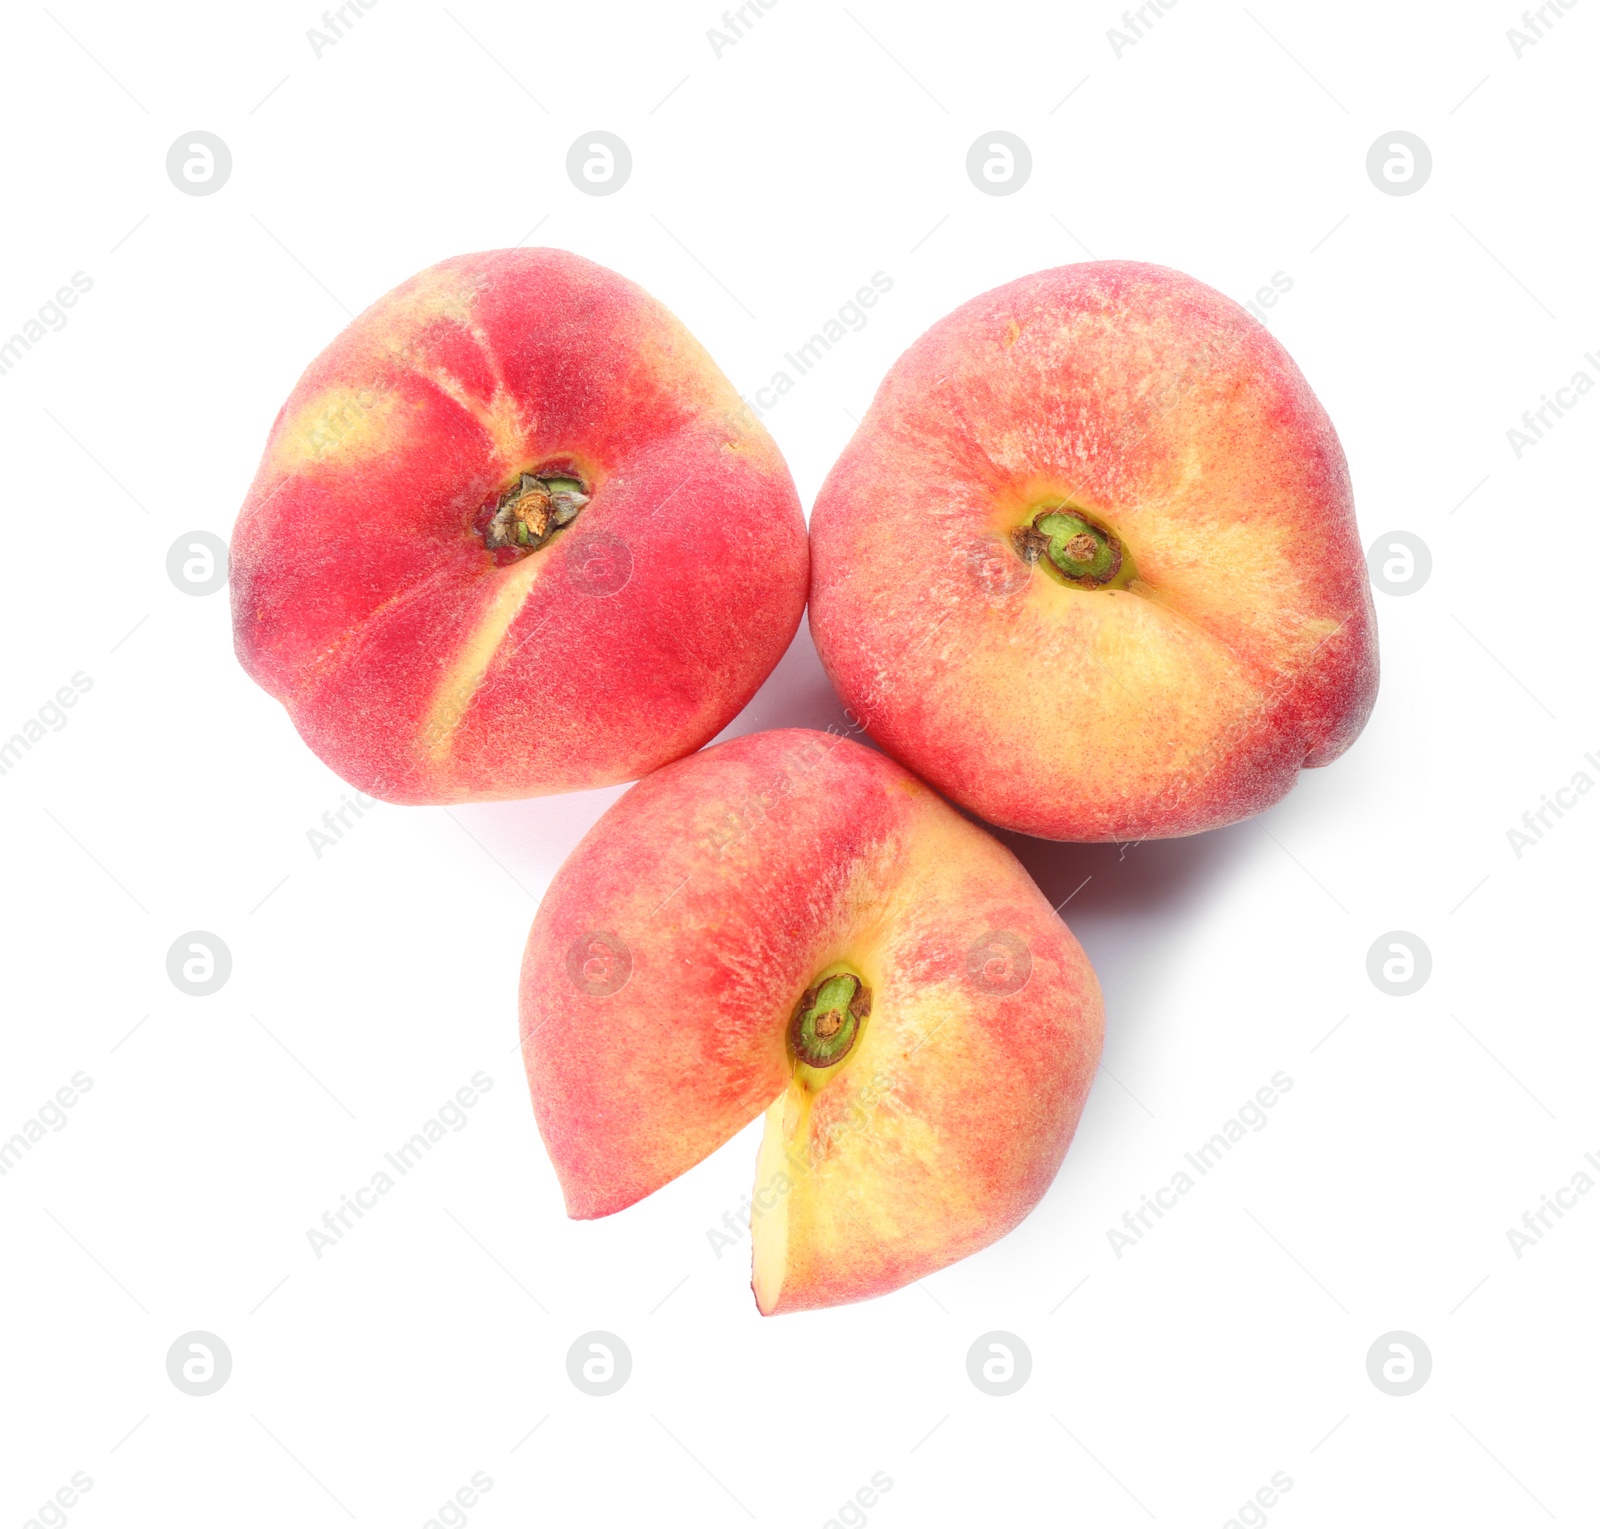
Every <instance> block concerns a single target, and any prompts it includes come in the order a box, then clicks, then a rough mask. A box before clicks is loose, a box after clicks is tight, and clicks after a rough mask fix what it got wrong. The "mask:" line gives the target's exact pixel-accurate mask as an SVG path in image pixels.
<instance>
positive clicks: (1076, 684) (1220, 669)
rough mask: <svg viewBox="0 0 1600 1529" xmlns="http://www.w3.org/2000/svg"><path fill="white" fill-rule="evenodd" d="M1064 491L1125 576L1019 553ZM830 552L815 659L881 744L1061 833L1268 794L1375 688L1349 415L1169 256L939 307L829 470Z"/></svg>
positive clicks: (825, 527) (1155, 827) (958, 791)
mask: <svg viewBox="0 0 1600 1529" xmlns="http://www.w3.org/2000/svg"><path fill="white" fill-rule="evenodd" d="M1063 504H1065V505H1067V506H1069V507H1075V508H1077V509H1081V510H1083V511H1085V512H1087V513H1088V515H1089V516H1090V517H1091V518H1092V519H1093V520H1094V521H1096V522H1098V524H1099V525H1100V526H1101V527H1103V528H1105V529H1107V530H1109V531H1110V532H1112V533H1113V534H1114V535H1115V536H1116V537H1118V538H1120V540H1121V542H1122V544H1123V547H1124V549H1125V551H1126V553H1127V555H1128V557H1129V558H1130V559H1131V566H1132V568H1133V570H1134V575H1133V577H1132V578H1131V582H1128V583H1127V584H1126V587H1122V588H1117V587H1113V586H1112V585H1110V584H1108V585H1106V586H1105V587H1097V588H1082V587H1074V586H1073V585H1071V584H1069V583H1066V582H1064V581H1063V580H1061V579H1059V578H1057V577H1054V576H1053V574H1051V573H1050V572H1049V571H1048V570H1047V569H1046V568H1045V567H1044V566H1043V564H1042V563H1041V564H1030V563H1028V562H1027V561H1026V560H1025V559H1024V558H1023V557H1022V556H1021V555H1020V554H1019V552H1018V550H1017V547H1016V544H1015V542H1014V541H1013V540H1012V537H1013V533H1014V532H1015V531H1016V530H1017V528H1018V527H1021V526H1023V525H1024V524H1025V523H1027V522H1028V521H1029V520H1030V519H1031V518H1032V516H1033V515H1034V513H1035V512H1037V511H1039V510H1042V509H1053V508H1055V507H1057V506H1060V505H1063ZM811 556H812V576H811V608H810V621H811V630H812V633H813V636H814V637H815V640H816V645H817V651H818V653H819V654H820V655H821V657H822V662H823V664H824V666H825V667H826V669H827V671H828V674H829V676H830V677H831V678H832V680H833V683H834V685H835V686H836V687H837V689H838V691H839V693H840V695H841V696H842V697H843V698H844V700H845V701H846V702H847V703H848V705H849V706H850V707H851V708H853V710H854V712H855V713H856V715H857V716H858V717H859V718H860V720H861V722H862V723H863V724H864V725H865V726H866V727H867V728H868V730H869V731H870V732H871V733H872V736H873V737H874V738H875V739H876V740H877V741H878V742H879V743H880V744H882V745H883V747H884V748H886V749H887V750H888V751H889V752H890V753H891V754H893V755H894V756H895V757H896V758H898V759H900V760H902V761H903V762H904V763H905V764H907V765H909V766H910V767H911V768H912V769H913V770H915V771H917V773H918V774H920V775H921V776H923V777H924V778H925V779H927V780H928V781H929V782H931V783H932V784H933V785H935V786H936V787H938V788H939V790H941V791H943V792H944V793H945V794H946V795H948V796H950V797H952V798H954V799H955V800H956V801H957V802H960V803H961V804H962V805H964V806H966V807H968V808H970V809H972V810H973V811H974V812H976V813H978V814H980V815H981V816H983V817H984V818H987V819H988V820H989V821H990V822H991V823H995V824H998V825H1000V826H1002V827H1006V828H1012V829H1018V830H1020V831H1022V832H1024V833H1029V834H1036V835H1039V836H1040V837H1043V838H1050V839H1076V840H1130V839H1140V838H1147V837H1157V838H1160V837H1172V836H1176V835H1180V834H1191V833H1197V832H1199V831H1200V830H1202V829H1207V828H1216V827H1219V826H1220V825H1222V824H1224V823H1231V822H1234V821H1236V820H1237V819H1240V818H1243V817H1247V816H1249V815H1250V814H1251V813H1255V812H1260V811H1261V810H1262V809H1263V808H1265V807H1268V806H1270V805H1271V804H1272V803H1273V802H1275V801H1277V800H1278V799H1279V798H1280V797H1281V796H1283V794H1284V793H1285V792H1286V791H1288V790H1289V788H1290V786H1292V785H1293V784H1294V780H1295V777H1296V775H1297V773H1298V772H1299V770H1300V769H1301V768H1302V767H1310V766H1317V765H1325V764H1328V763H1330V762H1331V761H1332V760H1334V759H1336V758H1338V756H1339V755H1340V754H1341V753H1343V752H1344V750H1345V749H1346V748H1348V747H1349V746H1350V744H1351V742H1352V741H1353V740H1354V739H1355V737H1356V735H1357V733H1359V732H1360V731H1361V728H1362V726H1363V724H1364V723H1365V722H1366V719H1367V716H1368V713H1369V712H1370V711H1371V710H1372V705H1373V700H1374V698H1375V696H1376V693H1377V686H1378V650H1377V637H1376V629H1375V624H1374V619H1373V610H1372V596H1371V591H1370V590H1369V588H1368V585H1367V579H1366V572H1365V568H1364V564H1363V559H1362V552H1361V546H1360V543H1359V540H1358V537H1357V532H1356V523H1355V514H1354V508H1353V504H1352V500H1351V491H1350V477H1349V473H1348V471H1347V469H1346V466H1345V459H1344V453H1343V452H1342V451H1341V449H1340V446H1339V441H1338V438H1337V436H1335V434H1334V431H1333V426H1332V425H1331V424H1330V423H1329V421H1328V417H1327V415H1326V414H1325V413H1324V412H1323V410H1322V407H1321V405H1320V404H1319V403H1318V402H1317V400H1316V398H1315V396H1314V395H1313V394H1312V391H1311V389H1310V387H1309V386H1308V385H1307V383H1306V381H1305V378H1304V377H1302V376H1301V374H1300V372H1299V370H1298V369H1297V368H1296V366H1295V364H1294V362H1293V361H1291V360H1290V358H1289V356H1288V354H1287V353H1286V352H1285V351H1284V349H1283V347H1282V346H1281V345H1279V344H1278V342H1277V341H1276V340H1275V339H1274V338H1273V337H1272V335H1271V334H1269V333H1268V332H1267V330H1266V329H1265V328H1264V327H1263V326H1262V325H1260V324H1258V323H1257V322H1256V321H1255V320H1254V319H1252V318H1251V317H1250V316H1249V315H1248V314H1247V313H1246V312H1245V311H1244V310H1243V309H1242V308H1240V307H1239V306H1238V305H1237V304H1235V303H1233V302H1232V301H1230V300H1229V299H1228V298H1226V297H1224V296H1222V295H1221V294H1220V293H1218V292H1214V291H1213V290H1212V289H1211V288H1209V287H1207V286H1203V285H1202V284H1201V283H1200V282H1198V281H1195V280H1193V279H1192V278H1191V277H1188V276H1184V275H1182V274H1181V273H1179V272H1177V271H1170V270H1165V269H1163V268H1161V267H1159V266H1152V265H1140V264H1136V263H1133V262H1130V261H1101V262H1096V263H1093V264H1085V265H1070V266H1062V267H1060V268H1059V269H1057V270H1051V271H1041V272H1039V273H1038V274H1037V275H1034V276H1027V277H1024V278H1023V279H1021V280H1020V281H1014V282H1011V283H1010V284H1009V285H1007V286H1003V287H999V288H996V289H995V290H994V291H992V292H988V293H985V294H984V295H983V296H982V297H978V298H975V299H973V301H971V302H969V303H967V304H966V305H965V306H963V307H961V308H958V309H957V310H956V311H955V312H954V313H952V314H950V315H949V316H948V317H947V318H944V319H941V320H940V321H939V322H938V323H937V324H935V325H934V326H933V328H932V329H930V330H929V331H928V332H927V333H926V334H925V335H923V336H922V338H921V339H919V340H918V341H917V342H916V343H915V344H914V345H913V346H912V347H911V348H910V350H908V351H907V352H906V353H905V354H904V355H903V356H902V357H901V358H900V359H899V360H898V361H897V362H896V363H895V365H894V367H893V369H892V370H891V371H890V373H889V375H888V376H887V378H885V380H884V382H883V384H882V386H881V387H880V388H879V390H878V393H877V396H876V398H875V399H874V400H873V403H872V406H871V408H870V409H869V410H868V411H867V414H866V417H865V418H864V419H863V420H862V422H861V427H860V429H859V430H857V431H856V433H855V436H854V438H853V439H852V440H851V441H850V443H849V445H848V446H847V447H846V448H845V451H844V454H843V456H841V457H840V459H839V461H838V463H837V464H836V465H835V466H834V468H833V471H832V472H831V474H830V475H829V477H828V479H827V482H826V483H825V484H824V485H823V488H822V492H821V494H820V496H819V497H818V499H817V503H816V506H815V509H814V510H813V512H812V517H811ZM1124 577H1125V578H1126V577H1127V575H1126V573H1125V574H1124Z"/></svg>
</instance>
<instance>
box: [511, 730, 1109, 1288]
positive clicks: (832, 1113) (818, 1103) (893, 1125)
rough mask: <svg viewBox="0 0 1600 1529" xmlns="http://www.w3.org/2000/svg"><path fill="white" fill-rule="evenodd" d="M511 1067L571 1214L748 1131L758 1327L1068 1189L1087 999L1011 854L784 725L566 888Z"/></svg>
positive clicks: (710, 758) (615, 835)
mask: <svg viewBox="0 0 1600 1529" xmlns="http://www.w3.org/2000/svg"><path fill="white" fill-rule="evenodd" d="M521 1024H522V1038H523V1039H522V1045H523V1058H524V1061H525V1063H526V1066H527V1071H528V1081H529V1085H530V1087H531V1090H532V1095H533V1105H534V1113H535V1116H536V1117H537V1120H538V1124H539V1130H540V1133H541V1135H542V1136H543V1138H544V1142H545V1145H546V1147H547V1149H548V1150H549V1153H550V1157H551V1159H552V1161H553V1163H554V1165H555V1169H556V1174H557V1176H558V1177H559V1179H560V1181H561V1186H562V1189H563V1191H564V1193H565V1196H566V1202H567V1210H568V1213H569V1214H570V1215H572V1216H574V1217H579V1218H586V1217H594V1216H605V1215H610V1214H611V1213H612V1212H614V1211H619V1210H622V1209H624V1208H625V1207H627V1206H629V1205H632V1204H633V1203H634V1202H635V1201H636V1200H639V1199H641V1198H642V1197H643V1196H645V1195H648V1194H650V1193H651V1192H652V1191H654V1190H656V1189H659V1188H660V1187H661V1186H662V1185H663V1184H666V1183H667V1182H669V1181H670V1180H672V1179H674V1178H676V1177H677V1176H678V1175H679V1174H681V1173H683V1172H685V1171H686V1170H688V1169H689V1168H692V1167H693V1166H694V1165H695V1164H696V1163H698V1162H700V1161H701V1159H703V1158H704V1157H706V1156H707V1155H708V1154H709V1153H711V1152H712V1151H714V1150H715V1149H716V1148H717V1147H719V1146H721V1145H722V1144H723V1143H724V1142H726V1141H727V1140H728V1139H729V1138H730V1137H732V1136H733V1135H734V1134H735V1133H736V1132H738V1131H739V1130H740V1129H741V1128H743V1127H744V1126H745V1125H747V1124H748V1123H749V1122H750V1121H751V1120H753V1119H754V1118H755V1117H756V1116H757V1115H759V1114H761V1113H762V1112H763V1111H765V1113H766V1125H765V1135H764V1138H763V1141H762V1145H761V1150H760V1156H759V1159H758V1164H757V1170H756V1188H755V1194H754V1196H753V1205H754V1211H753V1221H752V1238H753V1243H754V1248H753V1253H754V1270H753V1285H754V1290H755V1297H756V1303H757V1305H758V1307H759V1308H760V1310H761V1311H762V1312H764V1313H769V1314H770V1313H774V1312H782V1311H798V1310H801V1309H804V1308H807V1307H816V1306H830V1305H835V1304H838V1303H840V1302H844V1301H855V1300H862V1299H864V1298H866V1297H868V1296H873V1295H880V1294H883V1293H884V1292H886V1291H890V1290H894V1289H897V1288H898V1287H900V1286H901V1285H904V1284H906V1283H907V1282H909V1281H911V1280H914V1279H918V1278H920V1277H922V1276H923V1275H926V1274H929V1273H931V1272H933V1271H934V1270H936V1269H941V1268H943V1267H945V1266H946V1265H947V1264H950V1263H953V1262H954V1261H955V1260H957V1259H959V1258H964V1257H965V1256H966V1255H967V1254H969V1253H973V1252H976V1251H977V1250H978V1249H979V1248H982V1247H985V1246H986V1245H987V1244H989V1243H991V1242H993V1241H995V1239H996V1238H998V1237H1001V1236H1003V1235H1004V1234H1005V1233H1006V1232H1008V1231H1009V1230H1010V1229H1011V1228H1012V1227H1014V1226H1015V1225H1016V1224H1017V1223H1018V1222H1019V1221H1020V1220H1022V1218H1023V1217H1024V1216H1026V1215H1027V1213H1028V1212H1029V1211H1030V1210H1031V1209H1032V1208H1033V1207H1034V1205H1035V1204H1037V1203H1038V1201H1039V1199H1040V1197H1041V1196H1042V1195H1043V1194H1044V1192H1045V1190H1046V1189H1047V1188H1048V1187H1049V1186H1050V1182H1051V1180H1052V1179H1053V1178H1054V1177H1055V1174H1056V1170H1057V1169H1058V1168H1059V1167H1060V1164H1061V1160H1062V1157H1063V1155H1064V1154H1065V1152H1066V1150H1067V1144H1068V1142H1069V1141H1070V1140H1071V1138H1072V1133H1073V1130H1074V1128H1075V1127H1076V1125H1077V1121H1078V1116H1079V1114H1080V1112H1081V1111H1082V1109H1083V1102H1084V1098H1085V1096H1086V1095H1087V1093H1088V1091H1089V1084H1090V1082H1091V1080H1092V1078H1093V1076H1094V1072H1095V1067H1096V1065H1097V1063H1098V1060H1099V1056H1100V1043H1101V1036H1102V1029H1103V1019H1102V1012H1101V1002H1100V989H1099V984H1098V983H1097V982H1096V980H1095V975H1094V971H1093V969H1092V968H1091V967H1090V965H1089V961H1088V958H1087V957H1086V956H1085V955H1084V953H1083V950H1082V948H1081V947H1080V946H1079V944H1078V942H1077V941H1076V940H1075V939H1074V938H1073V937H1072V934H1071V932H1070V931H1069V930H1068V929H1067V927H1066V925H1065V924H1063V923H1062V922H1061V921H1060V919H1058V918H1057V917H1056V915H1055V913H1054V912H1053V910H1052V909H1051V907H1050V904H1049V903H1048V902H1046V901H1045V899H1044V897H1043V895H1042V894H1041V893H1040V891H1039V889H1038V888H1037V887H1036V886H1035V885H1034V884H1033V882H1032V881H1031V880H1030V879H1029V877H1028V875H1027V873H1026V872H1025V871H1024V870H1023V868H1022V867H1021V865H1019V864H1018V863H1017V861H1016V859H1015V858H1014V857H1013V856H1012V855H1011V853H1010V851H1008V850H1006V849H1005V848H1003V847H1002V846H1001V845H1000V844H999V843H997V842H996V841H995V840H994V839H993V838H991V837H990V836H989V835H988V834H987V833H985V832H984V831H983V830H982V829H981V828H979V827H977V826H976V825H975V824H973V823H971V822H969V821H968V820H967V819H966V818H963V817H962V816H961V815H960V814H958V813H957V812H955V811H954V810H953V809H952V808H951V807H950V806H948V805H947V804H946V803H945V802H944V801H942V800H941V799H940V798H939V797H938V796H937V795H936V794H935V793H934V792H932V791H930V790H929V789H928V787H926V786H925V785H923V783H922V782H921V781H919V780H918V779H917V778H916V777H915V776H913V775H911V774H909V773H907V772H906V771H905V770H903V769H902V768H901V767H900V766H899V765H897V764H895V763H894V761H892V760H890V759H887V758H885V757H884V756H883V755H881V754H878V753H875V752H874V751H872V750H870V749H867V748H864V747H862V746H861V745H860V744H857V743H854V742H851V741H849V740H848V739H845V738H843V737H840V736H836V735H832V734H827V733H817V732H810V731H807V730H805V729H799V728H795V729H785V730H780V731H775V732H766V733H755V734H750V735H748V736H746V737H742V738H737V739H734V740H733V741H731V742H728V743H723V744H719V745H718V746H717V747H715V748H711V749H707V750H705V751H704V752H702V753H699V754H696V755H694V756H693V757H691V758H689V759H684V760H680V761H679V762H678V763H676V764H672V765H668V766H667V767H666V768H665V769H663V770H659V771H657V772H656V773H655V774H654V775H651V776H649V777H648V778H647V779H645V780H643V781H641V782H640V783H639V784H638V785H636V786H634V787H633V789H632V790H631V791H629V792H628V793H627V794H626V795H625V796H623V797H622V798H621V799H620V800H619V801H617V802H616V804H615V805H614V806H613V807H612V808H611V809H610V811H608V812H607V813H606V814H605V816H604V817H602V818H601V819H600V821H599V822H598V823H597V824H596V825H595V826H594V828H593V829H592V830H591V831H590V832H589V834H588V836H587V837H586V838H584V840H583V841H582V842H581V843H580V844H579V845H578V847H577V848H576V849H575V850H574V851H573V853H572V856H571V858H570V859H568V861H567V862H566V864H565V865H564V866H563V867H562V868H561V870H560V871H559V872H558V873H557V875H556V877H555V879H554V881H553V882H552V883H551V885H550V889H549V891H548V892H547V893H546V895H545V898H544V901H543V903H542V904H541V906H540V908H539V912H538V915H537V916H536V917H535V919H534V922H533V929H532V932H531V933H530V934H529V936H528V945H527V950H526V953H525V955H524V958H523V966H522V991H521Z"/></svg>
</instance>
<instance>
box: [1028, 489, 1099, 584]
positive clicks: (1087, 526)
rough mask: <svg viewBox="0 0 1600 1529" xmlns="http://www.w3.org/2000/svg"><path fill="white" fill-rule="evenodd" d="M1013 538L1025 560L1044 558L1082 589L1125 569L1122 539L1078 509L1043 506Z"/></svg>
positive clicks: (1034, 560)
mask: <svg viewBox="0 0 1600 1529" xmlns="http://www.w3.org/2000/svg"><path fill="white" fill-rule="evenodd" d="M1011 540H1012V545H1013V546H1014V547H1015V548H1016V550H1017V555H1018V556H1019V557H1020V558H1021V559H1022V560H1023V562H1025V563H1037V562H1038V561H1039V560H1040V559H1041V558H1044V559H1046V560H1048V562H1049V564H1050V566H1051V567H1052V568H1054V569H1055V571H1056V572H1057V573H1059V574H1060V575H1061V576H1062V578H1064V579H1066V580H1067V581H1068V582H1069V583H1072V584H1076V585H1077V586H1078V587H1079V588H1080V589H1098V588H1100V587H1101V586H1102V585H1104V584H1109V583H1111V581H1112V580H1113V579H1115V578H1116V577H1117V575H1118V574H1120V573H1121V572H1122V570H1123V562H1124V554H1123V547H1122V542H1121V541H1120V539H1119V538H1118V537H1117V536H1116V535H1115V534H1114V533H1113V532H1111V531H1108V530H1107V529H1106V528H1105V527H1104V526H1101V525H1096V524H1095V522H1094V521H1092V520H1090V519H1089V518H1088V517H1087V516H1085V515H1082V514H1080V513H1079V512H1078V511H1076V510H1069V509H1066V508H1062V509H1054V510H1042V511H1040V513H1039V514H1037V515H1035V516H1034V518H1033V519H1032V520H1031V521H1029V522H1028V524H1027V525H1024V526H1019V527H1018V528H1017V529H1016V530H1015V531H1014V532H1012V536H1011Z"/></svg>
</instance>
